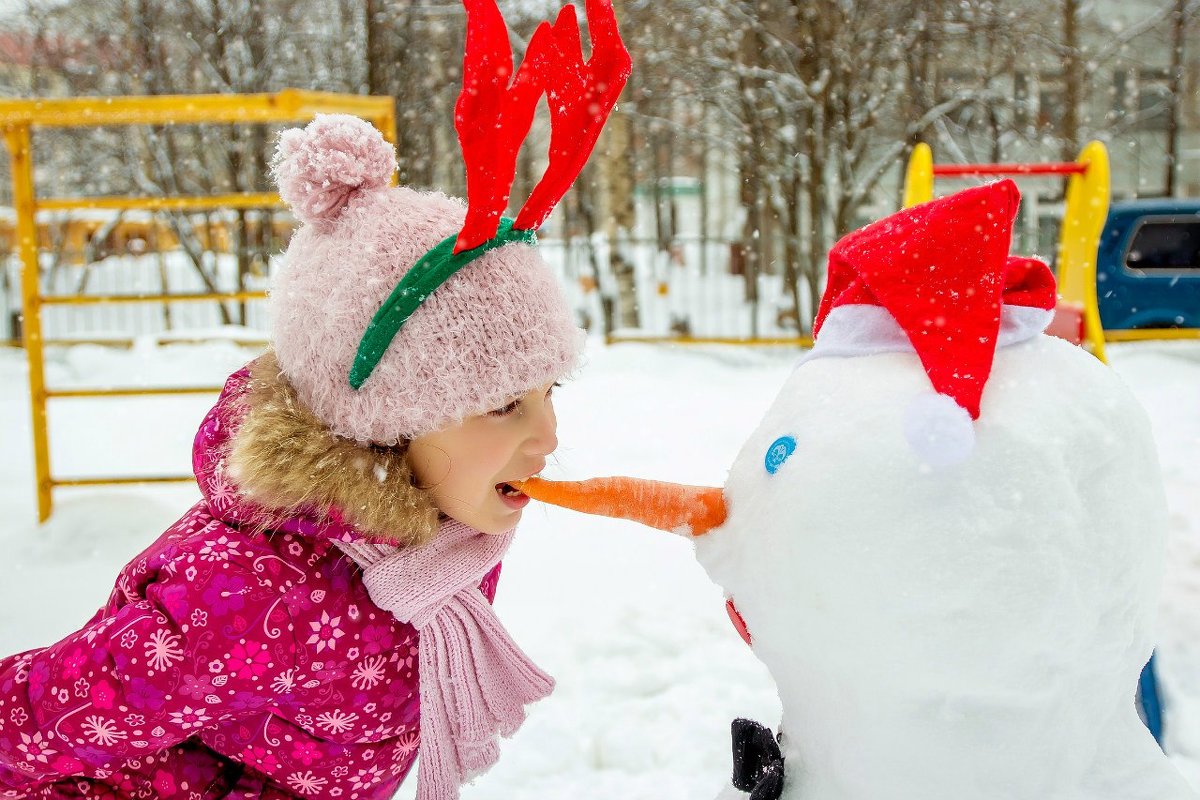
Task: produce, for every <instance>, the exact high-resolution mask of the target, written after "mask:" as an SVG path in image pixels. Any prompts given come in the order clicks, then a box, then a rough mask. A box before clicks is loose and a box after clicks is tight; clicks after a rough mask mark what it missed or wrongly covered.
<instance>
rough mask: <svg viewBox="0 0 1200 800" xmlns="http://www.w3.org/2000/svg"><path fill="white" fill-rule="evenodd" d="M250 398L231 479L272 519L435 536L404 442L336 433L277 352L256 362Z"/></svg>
mask: <svg viewBox="0 0 1200 800" xmlns="http://www.w3.org/2000/svg"><path fill="white" fill-rule="evenodd" d="M245 401H246V408H247V410H246V416H245V417H244V419H243V420H242V423H241V425H240V426H239V428H238V430H237V432H236V433H234V435H233V443H232V448H231V452H230V455H229V461H228V465H229V469H230V477H231V478H232V479H233V480H234V482H235V483H237V485H238V487H239V488H240V489H241V490H242V492H244V493H245V495H246V496H247V497H248V498H249V499H250V500H252V501H253V502H255V503H256V504H260V505H262V506H263V507H265V508H268V509H271V510H272V516H273V515H275V514H278V515H280V516H288V515H292V514H312V513H314V512H316V513H323V514H326V515H331V516H336V517H338V518H339V519H340V521H342V522H343V523H346V524H349V525H352V526H354V527H355V528H356V529H358V530H359V531H360V532H361V533H362V534H363V535H364V536H367V537H370V538H373V539H381V540H385V541H388V542H391V543H394V544H399V545H420V544H424V543H425V542H427V541H429V540H430V539H432V538H433V536H434V535H435V534H436V533H437V529H438V522H439V518H438V510H437V508H436V507H435V506H434V504H433V501H432V499H431V497H430V495H429V493H428V492H426V491H424V490H422V489H420V488H418V487H417V486H416V485H414V480H413V475H412V470H411V469H410V468H409V465H408V459H407V453H408V445H407V443H401V444H400V445H397V446H393V447H383V446H378V445H359V444H356V443H354V442H352V441H350V440H348V439H344V438H342V437H340V436H337V435H336V434H334V433H333V432H331V431H330V430H329V429H328V428H327V427H325V426H324V425H323V424H321V421H320V420H318V419H317V417H316V415H314V414H313V413H312V412H311V411H310V410H309V409H307V408H306V407H305V406H304V405H303V403H301V402H300V399H299V397H298V396H297V395H296V390H295V389H294V388H292V385H291V384H290V383H289V382H288V380H287V378H286V377H285V376H284V375H283V373H282V372H281V371H280V369H279V363H278V361H277V360H276V358H275V353H274V351H268V352H267V353H266V354H264V355H263V356H262V357H261V358H259V359H257V360H256V361H255V362H254V363H253V364H252V365H251V368H250V386H249V392H248V394H247V395H246V398H245Z"/></svg>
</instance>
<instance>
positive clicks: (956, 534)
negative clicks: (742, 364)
mask: <svg viewBox="0 0 1200 800" xmlns="http://www.w3.org/2000/svg"><path fill="white" fill-rule="evenodd" d="M1018 203H1019V193H1018V191H1017V189H1016V186H1015V184H1013V183H1012V182H1011V181H1003V182H999V183H994V184H990V185H986V186H981V187H975V188H971V189H967V190H965V191H962V192H959V193H957V194H954V195H950V196H948V197H945V198H941V199H939V200H934V201H932V202H930V203H926V204H923V205H920V206H916V207H913V208H910V209H907V210H904V211H901V212H899V213H897V214H894V215H892V216H890V217H887V218H885V219H883V220H880V221H878V222H875V223H873V224H871V225H868V226H867V227H865V228H863V229H861V230H858V231H856V232H854V233H851V234H850V235H848V236H846V237H845V238H844V239H842V240H841V241H840V242H838V243H837V245H835V246H834V248H833V249H832V250H831V251H830V254H829V269H828V281H827V284H828V285H827V288H826V290H825V294H824V297H823V299H822V301H821V304H820V307H819V309H818V313H817V318H816V322H815V326H814V327H815V345H814V347H813V349H812V350H811V351H810V352H808V353H807V354H806V355H805V356H804V357H803V358H802V359H801V360H800V362H799V363H798V365H797V367H796V369H795V370H794V372H793V373H792V374H791V376H790V377H789V378H788V379H787V381H786V382H785V384H784V385H783V388H782V389H781V391H780V393H779V396H778V397H777V398H776V400H775V401H774V404H773V405H772V406H771V408H770V409H769V410H768V411H767V413H766V415H765V416H764V417H763V419H762V421H761V422H760V424H759V425H758V427H757V429H756V430H755V431H754V433H753V434H752V435H751V436H750V438H749V439H748V440H747V441H746V443H745V445H744V446H743V447H742V449H741V452H740V453H739V455H738V457H737V459H736V461H735V462H734V463H733V465H732V467H731V469H730V471H729V478H728V481H727V483H726V485H725V486H724V488H723V490H715V489H711V490H708V489H701V488H697V487H678V486H674V485H672V484H660V483H656V482H649V481H639V480H635V479H626V478H617V479H598V480H595V481H585V482H581V483H579V484H573V485H572V484H564V483H552V482H544V481H538V480H534V481H531V482H530V483H528V484H526V486H525V487H524V490H525V491H526V493H527V494H529V495H531V496H533V497H535V498H538V499H544V500H546V501H547V502H556V503H558V504H560V505H567V506H569V507H574V508H577V509H579V510H585V511H590V512H593V513H606V514H609V515H612V516H622V517H626V518H634V519H640V520H642V521H645V522H647V523H649V524H653V525H655V526H656V527H661V528H665V529H668V530H674V531H676V532H680V533H687V534H690V535H691V536H692V537H693V540H694V541H695V545H696V549H695V552H696V557H697V559H698V560H699V562H700V563H701V565H703V567H704V569H705V570H706V571H707V572H708V575H709V576H710V577H711V578H712V580H713V581H714V582H716V583H717V584H719V585H720V586H721V587H722V588H723V589H724V591H725V593H726V596H727V597H728V598H729V612H730V616H731V618H732V619H733V621H734V624H735V626H737V627H738V629H739V631H740V632H741V633H742V635H743V638H745V639H746V640H747V642H748V643H750V645H751V647H752V648H753V650H754V653H755V655H756V656H757V657H758V658H759V659H761V660H762V661H763V663H764V664H766V666H767V667H768V668H769V670H770V672H771V675H772V676H773V678H774V680H775V683H776V686H777V688H778V691H779V695H780V700H781V705H782V708H783V717H782V720H781V723H780V726H779V731H778V734H777V735H776V734H775V733H774V732H772V731H767V730H765V729H763V728H761V727H760V726H756V725H755V724H754V723H748V722H746V721H738V722H736V723H735V725H734V734H735V748H734V749H735V786H736V787H738V788H737V789H733V788H731V789H729V790H728V791H727V793H726V794H722V798H725V797H730V798H735V797H741V798H745V797H746V794H744V793H743V791H742V790H744V791H748V792H750V793H751V794H750V796H751V797H752V798H753V800H771V798H776V797H782V798H783V800H1176V799H1178V800H1183V799H1184V798H1193V799H1195V798H1197V797H1200V795H1197V794H1196V793H1195V792H1193V791H1192V790H1190V789H1189V788H1188V786H1187V784H1186V782H1185V781H1184V779H1183V778H1182V777H1181V776H1180V775H1179V773H1178V772H1177V771H1176V770H1175V768H1174V766H1173V765H1172V764H1170V762H1169V761H1168V760H1167V758H1166V757H1165V756H1164V755H1163V753H1162V751H1161V750H1160V749H1159V748H1158V746H1157V745H1156V743H1155V741H1154V739H1153V738H1152V737H1151V735H1150V733H1149V732H1148V731H1147V730H1146V728H1145V727H1144V726H1143V725H1142V723H1141V721H1140V720H1139V718H1138V716H1137V713H1136V710H1135V705H1134V690H1135V686H1136V682H1137V677H1138V674H1139V671H1140V670H1141V668H1142V666H1143V665H1144V664H1145V663H1146V660H1147V659H1148V658H1149V656H1150V652H1151V647H1152V628H1153V625H1152V623H1153V617H1154V609H1155V605H1156V601H1157V597H1158V592H1159V584H1160V579H1161V572H1162V563H1163V557H1164V551H1163V548H1164V532H1165V530H1166V509H1165V498H1164V493H1163V488H1162V482H1161V478H1160V475H1159V467H1158V463H1157V457H1156V454H1155V448H1154V442H1153V439H1152V438H1151V432H1150V426H1149V423H1148V420H1147V418H1146V415H1145V413H1144V412H1143V410H1142V409H1141V407H1140V406H1139V405H1138V403H1137V402H1136V400H1135V399H1134V397H1133V395H1132V394H1131V393H1130V391H1129V389H1128V388H1127V387H1126V386H1125V385H1124V384H1123V383H1122V382H1121V381H1120V379H1119V378H1118V377H1117V376H1116V375H1115V374H1114V373H1113V372H1112V371H1111V370H1110V369H1108V368H1107V367H1106V366H1105V365H1103V364H1102V363H1100V362H1099V361H1097V360H1096V359H1095V358H1093V357H1092V356H1090V355H1089V354H1088V353H1086V352H1085V351H1083V350H1082V349H1080V348H1078V347H1076V346H1073V345H1071V344H1069V343H1067V342H1065V341H1063V340H1060V339H1055V338H1051V337H1049V336H1046V335H1044V333H1043V331H1044V330H1045V328H1046V326H1047V325H1048V324H1049V322H1050V320H1051V317H1052V316H1053V309H1054V306H1055V299H1056V296H1055V284H1054V279H1053V276H1052V274H1051V272H1050V270H1049V268H1048V267H1046V265H1044V264H1042V263H1041V262H1039V261H1036V260H1032V259H1019V258H1014V257H1010V256H1009V255H1008V248H1009V244H1010V239H1011V230H1012V224H1013V220H1014V217H1015V216H1016V211H1017V205H1018Z"/></svg>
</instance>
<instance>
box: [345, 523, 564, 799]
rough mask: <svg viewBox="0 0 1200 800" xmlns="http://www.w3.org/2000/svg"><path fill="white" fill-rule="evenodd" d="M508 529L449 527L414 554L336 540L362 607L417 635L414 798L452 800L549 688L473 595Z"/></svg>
mask: <svg viewBox="0 0 1200 800" xmlns="http://www.w3.org/2000/svg"><path fill="white" fill-rule="evenodd" d="M512 538H513V532H512V531H509V532H508V533H504V534H499V535H495V536H490V535H488V534H484V533H480V532H479V531H477V530H475V529H473V528H470V527H468V526H466V525H463V524H462V523H460V522H456V521H454V520H448V521H446V522H444V523H442V526H441V528H440V529H439V530H438V534H437V536H436V537H434V539H433V541H431V542H429V543H428V544H426V545H423V546H421V547H410V548H399V547H395V546H393V545H376V544H366V543H348V542H338V545H337V546H338V547H339V548H341V550H342V551H343V552H345V553H346V555H348V556H350V558H351V559H353V560H354V561H355V563H357V564H358V565H359V566H360V567H362V570H363V581H364V583H365V584H366V586H367V592H368V593H369V594H370V595H371V600H373V601H374V602H375V604H376V605H377V606H379V607H380V608H383V609H385V610H387V611H390V612H392V614H393V615H395V617H396V619H398V620H400V621H401V622H407V623H410V624H412V626H413V627H415V628H416V629H417V631H418V632H419V633H420V645H419V646H418V650H419V651H418V659H419V662H418V664H419V667H418V668H419V674H420V685H419V690H420V696H421V747H420V750H419V751H418V755H419V757H420V767H419V773H418V776H417V800H454V798H457V797H458V789H459V786H460V785H461V784H462V783H464V782H466V781H469V780H470V779H471V778H473V777H475V776H477V775H479V774H480V773H482V772H484V771H486V770H487V769H488V768H489V767H491V766H492V765H493V764H494V763H496V759H497V758H498V757H499V755H500V749H499V745H498V740H497V735H500V736H511V735H512V734H513V733H514V732H516V730H517V728H519V727H520V726H521V723H522V722H524V721H525V706H526V705H527V704H529V703H532V702H535V701H537V700H541V699H542V698H543V697H546V696H547V695H549V694H550V692H551V691H552V690H553V689H554V679H553V678H551V677H550V676H549V675H547V674H545V673H544V672H542V671H541V670H540V669H538V668H537V666H536V665H535V664H534V663H533V662H532V661H530V660H529V657H528V656H526V655H525V653H523V652H522V651H521V649H520V648H519V647H517V645H516V643H515V642H513V640H512V638H511V637H510V636H509V635H508V631H506V630H505V629H504V626H503V625H501V624H500V621H499V620H498V619H496V615H495V614H494V613H493V612H492V607H491V604H489V603H488V601H487V599H486V598H485V597H484V596H483V593H482V592H481V591H480V590H479V582H480V581H481V580H483V576H484V575H486V574H487V573H488V572H490V571H491V569H492V567H494V566H496V564H497V563H499V561H500V558H501V557H502V556H503V555H504V553H505V551H506V550H508V546H509V543H510V542H512Z"/></svg>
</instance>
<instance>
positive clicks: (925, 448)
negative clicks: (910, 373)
mask: <svg viewBox="0 0 1200 800" xmlns="http://www.w3.org/2000/svg"><path fill="white" fill-rule="evenodd" d="M904 438H905V439H907V440H908V446H909V447H911V448H912V451H913V453H914V454H915V455H916V456H917V457H918V458H919V459H921V461H922V462H924V463H925V464H928V465H929V466H931V467H934V468H937V469H945V468H947V467H954V466H957V465H959V464H961V463H963V462H964V461H966V460H967V459H968V458H970V457H971V453H972V452H974V450H975V425H974V420H972V419H971V415H970V413H969V412H968V411H967V410H966V409H965V408H963V407H962V406H960V405H959V404H958V402H957V401H955V399H954V398H953V397H950V396H949V395H944V394H936V393H934V392H927V393H925V394H920V395H918V396H917V398H916V399H915V400H913V401H912V402H911V403H909V405H908V408H907V409H905V411H904Z"/></svg>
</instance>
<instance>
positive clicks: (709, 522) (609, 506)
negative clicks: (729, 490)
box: [516, 478, 726, 536]
mask: <svg viewBox="0 0 1200 800" xmlns="http://www.w3.org/2000/svg"><path fill="white" fill-rule="evenodd" d="M516 486H517V488H518V489H520V490H521V491H522V492H524V493H525V494H527V495H529V496H530V497H532V498H533V499H534V500H541V501H542V502H543V503H550V504H551V505H556V506H562V507H563V508H569V509H572V510H574V511H582V512H584V513H585V514H599V515H601V516H604V517H616V518H618V519H631V520H633V521H634V522H640V523H642V524H643V525H649V526H650V527H651V528H658V529H659V530H663V531H668V532H670V533H678V534H682V535H687V536H703V535H704V534H706V533H708V532H709V531H710V530H712V529H713V528H715V527H717V526H718V525H721V524H722V523H723V522H725V513H726V510H725V494H724V492H723V491H722V490H721V489H715V488H712V487H708V486H684V485H682V484H678V483H664V482H662V481H648V480H643V479H641V478H592V479H591V480H586V481H548V480H544V479H542V478H530V479H528V480H525V481H521V482H520V483H518V484H516Z"/></svg>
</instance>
